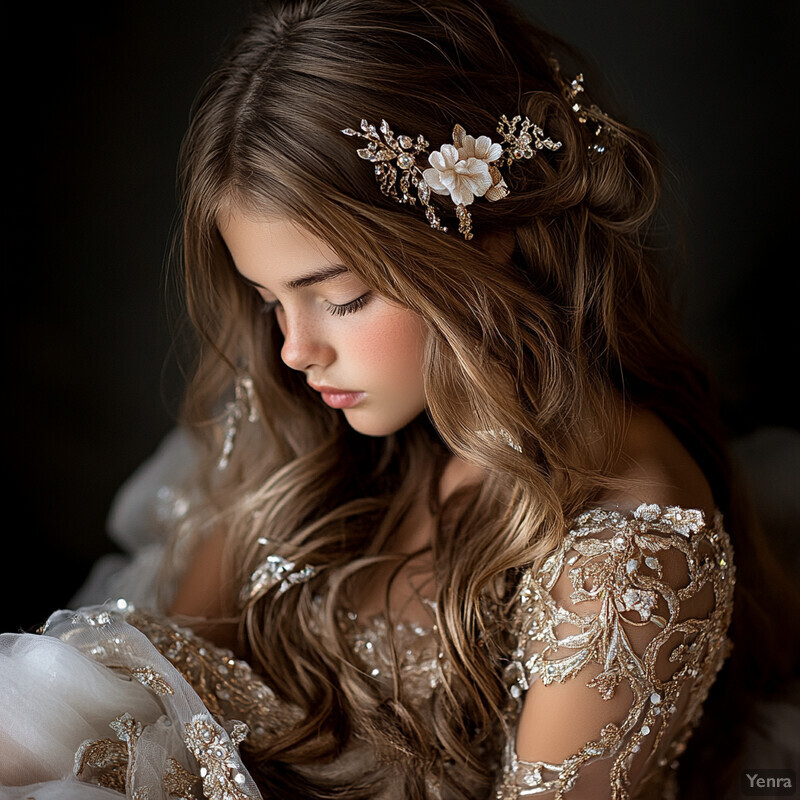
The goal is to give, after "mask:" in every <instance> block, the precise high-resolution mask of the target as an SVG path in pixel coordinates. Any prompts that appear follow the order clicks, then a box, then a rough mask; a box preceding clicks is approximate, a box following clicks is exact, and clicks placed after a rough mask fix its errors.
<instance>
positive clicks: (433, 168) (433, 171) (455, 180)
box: [342, 116, 561, 239]
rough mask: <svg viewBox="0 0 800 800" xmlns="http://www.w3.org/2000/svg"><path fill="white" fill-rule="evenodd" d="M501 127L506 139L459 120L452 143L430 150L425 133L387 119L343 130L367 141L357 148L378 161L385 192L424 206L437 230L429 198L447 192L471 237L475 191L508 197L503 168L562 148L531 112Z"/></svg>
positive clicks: (464, 232) (463, 231) (462, 229)
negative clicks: (405, 131) (401, 129)
mask: <svg viewBox="0 0 800 800" xmlns="http://www.w3.org/2000/svg"><path fill="white" fill-rule="evenodd" d="M497 132H498V133H499V134H500V135H501V136H502V137H503V140H502V142H493V141H492V140H491V139H490V138H489V137H488V136H479V137H478V138H477V139H476V138H475V137H474V136H469V135H468V134H467V132H466V131H465V130H464V128H463V127H462V126H461V125H456V126H455V127H454V128H453V143H452V144H443V145H442V146H441V147H440V148H439V149H438V150H434V151H433V152H432V153H428V147H429V144H428V142H427V141H426V140H425V138H424V137H423V136H422V135H418V136H417V137H416V139H414V138H412V137H411V136H405V135H401V136H395V135H394V133H393V131H392V130H391V128H390V127H389V125H388V124H387V122H386V120H382V121H381V125H380V134H382V138H381V135H379V132H378V129H377V128H376V127H375V126H374V125H372V124H370V123H369V122H367V120H365V119H363V120H361V131H356V130H353V129H352V128H345V129H344V130H343V131H342V133H344V134H346V135H347V136H358V137H360V138H361V139H364V140H365V141H366V142H367V146H366V147H364V148H360V149H359V150H357V151H356V152H357V153H358V155H359V157H360V158H363V159H364V160H366V161H370V162H372V163H373V164H374V165H375V179H376V180H377V181H378V185H379V186H380V189H381V192H383V194H385V195H386V196H387V197H391V198H393V199H394V200H395V201H396V202H398V203H408V204H409V205H415V204H416V203H417V202H419V203H420V205H422V206H423V208H424V209H425V216H426V218H427V220H428V223H429V224H430V226H431V227H432V228H434V229H435V230H440V231H445V232H446V231H447V228H446V227H445V226H444V225H442V222H441V220H440V219H439V216H438V214H437V213H436V210H435V209H434V207H433V205H432V204H431V202H430V198H431V192H432V191H433V192H435V193H436V194H440V195H445V196H449V197H450V198H451V200H452V201H453V204H454V205H455V212H456V216H457V217H458V230H459V232H460V233H461V234H462V235H463V236H464V238H465V239H471V238H472V216H471V215H470V213H469V211H468V210H467V206H468V205H471V204H472V203H473V202H474V200H475V198H476V197H485V198H486V199H487V200H489V201H490V202H495V201H497V200H501V199H502V198H504V197H507V196H508V194H509V189H508V186H507V185H506V182H505V181H504V180H503V176H502V175H501V173H500V168H501V167H503V166H508V165H510V164H512V163H513V162H514V161H518V160H520V159H528V158H532V157H533V156H534V155H535V153H536V152H537V151H539V150H542V149H545V148H546V149H548V150H558V148H559V147H561V142H554V141H553V140H552V139H550V138H549V137H545V135H544V132H543V131H542V129H541V128H540V127H539V126H538V125H535V124H534V123H532V122H531V121H530V120H529V119H528V118H527V117H524V118H523V117H519V116H516V117H514V118H513V119H512V120H510V121H509V120H508V119H507V118H506V117H505V116H503V117H501V118H500V122H499V124H498V126H497ZM425 155H427V156H428V164H429V165H430V166H428V167H427V168H423V167H422V166H420V165H419V163H418V159H419V157H420V156H425Z"/></svg>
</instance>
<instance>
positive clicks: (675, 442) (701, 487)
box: [608, 409, 715, 515]
mask: <svg viewBox="0 0 800 800" xmlns="http://www.w3.org/2000/svg"><path fill="white" fill-rule="evenodd" d="M614 473H615V475H616V477H618V478H621V479H622V480H623V481H624V483H625V487H626V488H625V489H624V490H623V492H622V494H620V493H619V492H616V493H615V496H614V497H613V498H611V497H609V498H608V499H613V500H614V501H615V502H617V503H618V504H619V505H625V506H628V505H629V506H631V507H633V508H635V507H637V506H638V505H640V504H641V503H656V504H658V505H662V506H667V505H676V506H683V507H684V508H696V509H700V510H701V511H704V512H705V513H706V514H707V515H708V514H711V513H712V512H713V511H714V508H715V503H714V498H713V495H712V493H711V487H710V486H709V483H708V481H707V480H706V477H705V475H704V474H703V471H702V470H701V469H700V467H699V466H698V464H697V462H696V461H695V460H694V458H692V456H691V454H690V453H689V451H688V450H687V449H686V448H685V447H684V445H683V444H682V443H681V442H680V440H679V439H678V437H677V436H675V434H674V433H673V432H672V431H671V430H670V429H669V427H668V426H667V425H666V424H665V423H664V422H663V421H662V420H661V419H660V418H659V417H658V416H657V415H656V414H654V413H653V412H651V411H647V410H643V409H635V410H634V411H633V412H632V413H631V415H630V417H629V419H628V423H627V427H626V429H625V431H624V433H623V439H622V446H621V449H620V454H619V457H618V459H617V462H616V464H615V465H614Z"/></svg>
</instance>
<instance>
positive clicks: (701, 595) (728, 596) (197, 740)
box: [76, 505, 735, 800]
mask: <svg viewBox="0 0 800 800" xmlns="http://www.w3.org/2000/svg"><path fill="white" fill-rule="evenodd" d="M734 572H735V570H734V565H733V559H732V550H731V543H730V540H729V538H728V536H727V534H726V533H725V531H724V530H723V527H722V521H721V518H720V516H719V515H718V514H717V515H716V516H714V518H713V519H712V520H710V521H706V520H705V519H704V517H703V514H702V513H701V512H699V511H695V510H687V509H682V508H678V507H668V508H661V507H659V506H655V505H649V506H647V505H645V506H640V507H639V508H638V509H636V511H634V512H633V513H631V514H623V513H621V512H617V511H610V510H604V509H597V510H593V511H589V512H587V513H585V514H583V515H581V516H580V517H579V518H578V519H576V520H575V522H574V525H573V526H572V528H571V530H570V531H569V532H568V533H567V535H566V536H565V537H564V540H563V542H562V544H561V546H560V547H559V548H558V549H557V550H556V551H555V552H553V553H552V554H551V555H550V556H549V557H548V558H547V559H546V560H545V562H544V563H543V564H542V566H541V567H540V568H539V569H537V570H535V571H534V570H533V569H531V570H528V571H526V572H525V573H524V574H523V575H522V579H521V582H520V584H519V591H518V593H517V602H516V606H515V608H514V611H513V614H512V615H511V617H510V620H509V624H510V626H511V634H512V639H513V641H514V642H515V647H514V649H513V651H512V652H511V653H509V658H508V661H507V663H506V664H505V665H504V667H503V669H504V673H503V674H504V676H505V681H506V685H507V687H508V698H509V703H508V714H507V720H506V722H507V724H508V728H509V729H510V730H511V731H512V732H513V733H514V734H516V735H517V736H518V738H515V736H511V737H510V738H509V740H508V741H507V743H506V745H505V749H504V751H503V752H498V753H495V754H489V755H488V757H489V758H491V759H492V761H493V762H494V763H496V768H497V782H496V788H495V790H494V794H493V796H494V797H495V798H496V800H511V798H526V797H537V798H538V797H542V798H562V797H566V798H567V800H576V799H577V798H592V800H599V799H600V798H606V797H611V798H614V800H622V799H623V798H638V799H639V800H645V799H646V800H650V799H651V798H660V800H665V799H666V798H669V797H671V796H672V793H673V792H674V789H675V783H674V780H673V779H672V776H673V775H674V772H673V769H672V768H673V767H674V766H675V765H676V763H677V759H678V758H679V756H680V754H681V752H682V751H683V750H684V748H685V747H686V743H687V741H688V739H689V737H690V736H691V733H692V730H693V728H694V727H695V726H696V724H697V722H698V720H699V717H700V715H701V713H702V703H703V701H704V699H705V697H706V696H707V693H708V690H709V688H710V686H711V685H712V683H713V681H714V679H715V676H716V674H717V672H718V671H719V669H720V668H721V666H722V664H723V662H724V660H725V658H726V656H727V655H728V653H729V649H730V642H729V640H728V639H727V635H726V632H727V629H728V625H729V622H730V618H731V612H732V607H733V589H734ZM123 616H124V619H125V620H126V621H127V622H128V623H130V624H131V625H133V626H134V627H135V629H136V633H137V634H139V633H143V634H145V636H146V637H147V639H148V640H149V641H150V642H151V643H152V644H153V645H155V647H156V648H157V649H158V650H159V651H160V653H161V654H163V655H164V656H165V657H166V659H168V662H165V663H167V666H168V668H169V669H171V668H172V666H174V667H176V668H177V673H180V675H181V676H182V678H183V679H185V680H186V681H187V682H188V683H189V684H190V685H191V687H192V689H193V690H194V692H196V694H197V695H198V696H199V698H200V700H201V701H202V704H203V705H204V706H205V709H206V710H207V712H208V713H207V714H194V715H193V716H192V718H191V721H190V722H189V723H186V724H185V725H184V731H183V736H184V741H185V743H186V745H187V748H188V751H190V752H191V753H192V755H193V757H194V759H195V762H196V764H194V763H190V760H184V763H179V762H177V761H175V760H174V759H173V761H172V762H171V763H170V764H169V766H168V769H165V771H164V775H163V786H162V787H161V789H163V791H164V796H165V797H166V796H171V797H178V798H190V797H195V796H197V793H198V792H199V791H200V789H201V787H202V791H203V792H204V794H205V796H206V797H208V798H211V800H222V798H228V797H235V798H244V797H251V796H253V795H252V793H250V792H249V791H248V786H250V784H249V782H248V781H249V779H248V781H245V777H243V775H242V773H241V771H240V769H239V767H238V766H237V765H238V761H237V745H238V744H239V742H240V741H241V742H242V745H241V747H242V751H243V752H244V753H245V754H246V753H248V752H249V753H253V752H257V751H258V750H259V747H260V746H261V747H263V746H264V745H265V743H266V742H267V741H268V740H269V739H270V738H272V737H274V736H276V735H280V732H281V731H282V730H285V729H286V728H287V727H289V726H291V725H292V724H293V723H295V722H296V721H297V720H298V719H299V713H300V712H299V711H298V709H296V708H293V707H291V706H288V705H287V704H285V703H283V702H281V701H280V700H279V699H278V698H277V697H276V696H275V694H274V693H273V692H272V691H271V690H270V688H269V687H268V686H266V685H265V684H264V682H263V681H262V680H261V679H260V678H259V677H258V676H257V675H256V674H255V673H254V672H253V671H252V670H251V669H250V667H249V666H248V665H247V664H246V663H244V662H242V661H240V660H237V659H236V658H234V657H233V656H232V655H231V654H230V653H229V652H227V651H225V650H221V649H218V648H215V647H213V646H211V645H209V644H207V643H206V642H204V641H203V640H201V639H199V638H198V637H196V636H195V635H194V634H193V633H192V632H191V631H188V630H185V629H181V628H179V627H177V626H175V625H174V624H172V623H170V622H168V621H166V620H163V619H159V618H156V617H152V616H148V615H147V614H145V613H142V612H138V611H136V610H133V609H131V610H128V611H127V612H124V614H123ZM104 621H105V620H103V619H100V618H99V615H98V616H96V617H95V618H94V621H93V622H91V625H93V626H94V627H95V628H96V629H97V632H98V634H100V633H102V628H103V623H104ZM342 624H343V626H344V631H345V634H346V635H347V636H348V637H349V641H350V643H351V646H352V649H353V652H354V654H355V655H356V657H357V658H358V659H359V660H360V662H361V663H362V664H363V665H364V666H365V667H366V668H367V669H368V671H369V672H370V674H371V675H372V676H373V677H374V678H375V680H377V681H385V686H386V691H387V693H391V687H392V674H391V664H392V662H393V657H392V654H391V645H390V642H391V640H392V639H393V640H394V642H395V644H396V652H397V653H398V654H399V669H400V679H401V680H402V681H403V683H404V686H405V689H406V690H407V694H408V695H409V696H410V697H411V701H412V702H416V703H418V705H419V707H420V708H422V707H424V705H425V701H426V699H429V698H430V696H431V694H432V692H433V691H434V690H435V689H436V687H437V685H438V684H439V682H440V681H441V669H442V659H441V657H440V653H439V651H440V648H439V643H438V633H437V631H436V629H435V627H434V626H433V625H431V626H424V625H414V624H409V623H403V624H400V625H398V626H389V625H388V624H387V623H386V622H385V621H384V620H382V618H380V617H372V618H370V619H369V620H360V619H359V618H358V617H356V616H355V615H354V614H350V615H343V617H342ZM123 638H124V637H123ZM118 639H119V636H118V635H117V637H116V638H115V642H116V644H114V645H113V646H111V645H107V644H106V645H103V646H101V647H100V650H101V651H102V652H103V654H104V655H103V658H104V659H105V660H106V662H107V663H112V664H114V665H116V666H117V668H118V669H119V664H120V659H119V655H118V654H119V653H121V652H123V651H124V650H125V647H126V645H125V644H124V642H123V643H121V644H120V642H119V641H118ZM97 647H98V646H97V644H95V645H94V648H95V650H96V649H97ZM109 653H112V654H116V655H109ZM109 659H110V662H109ZM98 660H99V659H98ZM501 666H502V665H501ZM168 671H169V670H168V669H167V670H165V669H164V668H163V667H162V668H160V670H154V669H152V668H150V669H149V670H148V668H147V665H145V664H141V663H138V664H135V665H133V666H131V667H129V669H128V672H129V674H130V675H131V677H132V678H135V679H136V680H137V681H138V682H139V683H141V684H142V685H143V686H144V687H145V688H147V689H149V690H150V691H151V692H152V693H153V694H154V695H157V696H158V698H159V701H160V702H161V703H165V704H169V703H172V702H175V701H173V698H172V695H171V693H172V692H173V691H174V684H175V682H176V681H179V680H180V678H177V677H175V676H173V677H172V678H170V677H169V675H166V674H165V672H168ZM177 673H175V675H177ZM234 721H241V722H242V723H244V725H235V724H234ZM115 724H116V725H117V727H118V728H120V731H121V732H120V733H118V738H119V740H120V741H119V742H114V741H112V740H111V739H108V740H100V741H96V742H87V743H85V745H84V747H83V749H82V750H81V752H80V753H79V754H78V760H77V761H76V774H78V772H80V773H82V774H83V775H85V776H86V779H87V780H91V781H93V782H95V783H101V784H102V785H106V786H108V787H109V788H110V787H114V788H120V786H121V784H124V782H125V780H126V776H127V780H128V781H130V780H131V764H133V763H134V761H135V755H136V754H135V750H136V746H137V741H139V740H141V738H142V736H147V733H148V724H147V723H146V722H145V723H143V722H142V720H135V719H130V718H122V717H120V718H119V719H118V720H116V721H115ZM153 724H154V725H155V724H156V723H153ZM245 726H246V732H245ZM531 731H533V735H532V736H531V735H529V734H530V732H531ZM537 731H539V732H541V731H545V732H546V734H547V735H546V736H542V735H537V734H536V732H537ZM523 733H524V734H525V735H524V736H523V735H522V734H523ZM517 742H519V743H520V746H521V747H522V746H524V748H528V747H529V745H530V743H531V742H532V743H533V745H532V747H533V748H534V749H533V752H530V751H529V749H520V748H518V747H517ZM518 749H519V752H518ZM523 756H524V757H523ZM374 758H375V756H374V753H372V752H371V751H370V750H369V745H368V744H367V743H366V740H360V739H358V737H356V741H354V742H353V744H352V745H351V746H348V748H346V749H345V751H344V753H343V754H342V756H341V757H340V758H339V759H338V760H337V761H336V763H334V764H327V765H320V766H319V767H306V769H307V771H308V773H309V775H317V776H322V775H325V776H328V777H331V776H334V775H335V776H336V777H337V778H342V779H343V780H344V779H346V778H347V777H348V776H351V777H352V778H357V776H358V774H359V771H363V769H364V767H365V765H369V764H371V763H373V762H374ZM246 760H247V759H246V758H245V761H246ZM104 775H105V778H104ZM104 780H105V783H103V781H104ZM130 788H131V787H130V785H129V786H128V789H129V790H130ZM396 791H397V789H396V788H394V787H391V786H387V787H386V789H385V791H384V792H383V793H382V794H381V795H380V797H381V798H386V799H388V798H395V797H398V795H396V794H395V793H394V792H396ZM431 792H432V795H434V796H436V794H437V788H436V786H435V785H434V784H433V783H431ZM129 796H133V794H132V793H130V791H129ZM441 797H442V798H443V800H444V798H446V795H445V794H441Z"/></svg>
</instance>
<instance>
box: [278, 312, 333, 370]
mask: <svg viewBox="0 0 800 800" xmlns="http://www.w3.org/2000/svg"><path fill="white" fill-rule="evenodd" d="M278 324H279V326H280V329H281V332H282V333H283V346H282V347H281V360H282V361H283V363H284V364H286V366H287V367H289V368H291V369H296V370H298V371H300V372H305V371H306V370H308V369H309V368H311V367H315V366H317V367H327V366H328V365H329V364H330V363H331V362H332V361H333V360H334V358H335V351H334V349H333V347H332V345H331V344H330V343H329V342H328V341H327V338H326V336H325V335H324V331H323V330H321V329H320V326H319V325H315V324H314V323H313V321H311V320H309V319H305V318H302V317H299V316H298V317H294V318H292V319H291V320H290V318H289V316H288V315H287V314H286V312H282V313H280V314H279V316H278Z"/></svg>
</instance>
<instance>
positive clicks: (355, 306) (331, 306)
mask: <svg viewBox="0 0 800 800" xmlns="http://www.w3.org/2000/svg"><path fill="white" fill-rule="evenodd" d="M370 294H371V292H365V293H364V294H362V295H361V297H356V299H355V300H351V301H350V302H349V303H343V304H342V305H336V304H335V303H327V308H328V311H329V312H330V313H331V314H333V315H334V316H336V317H343V316H344V315H345V314H355V313H356V311H361V309H362V308H364V306H365V305H366V304H367V301H368V300H369V298H370Z"/></svg>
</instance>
